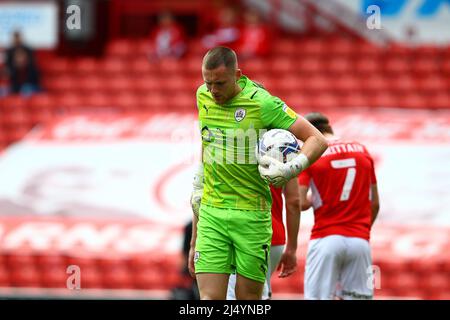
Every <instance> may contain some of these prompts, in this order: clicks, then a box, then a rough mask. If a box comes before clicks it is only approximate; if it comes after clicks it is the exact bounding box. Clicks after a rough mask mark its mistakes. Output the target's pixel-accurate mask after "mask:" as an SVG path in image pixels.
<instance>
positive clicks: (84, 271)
mask: <svg viewBox="0 0 450 320" xmlns="http://www.w3.org/2000/svg"><path fill="white" fill-rule="evenodd" d="M80 271H81V283H80V285H81V288H82V289H83V288H86V289H93V288H96V289H99V288H103V287H104V284H103V277H102V272H101V271H100V270H99V269H98V268H97V267H92V266H91V267H88V266H86V267H81V268H80Z"/></svg>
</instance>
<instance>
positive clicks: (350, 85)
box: [334, 75, 360, 94]
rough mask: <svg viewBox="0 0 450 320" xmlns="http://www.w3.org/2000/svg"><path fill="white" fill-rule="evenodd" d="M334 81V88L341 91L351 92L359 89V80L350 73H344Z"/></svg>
mask: <svg viewBox="0 0 450 320" xmlns="http://www.w3.org/2000/svg"><path fill="white" fill-rule="evenodd" d="M335 80H336V81H335V83H334V89H335V90H338V91H342V93H344V94H345V93H348V92H350V93H353V92H356V91H358V90H359V89H360V81H359V79H358V78H356V77H353V76H351V75H345V76H343V77H340V78H336V79H335Z"/></svg>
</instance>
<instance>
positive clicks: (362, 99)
mask: <svg viewBox="0 0 450 320" xmlns="http://www.w3.org/2000/svg"><path fill="white" fill-rule="evenodd" d="M340 103H341V104H342V106H344V107H367V106H368V105H369V98H368V97H367V96H366V95H363V94H360V93H358V92H355V93H348V94H346V95H344V96H343V97H342V98H341V99H340Z"/></svg>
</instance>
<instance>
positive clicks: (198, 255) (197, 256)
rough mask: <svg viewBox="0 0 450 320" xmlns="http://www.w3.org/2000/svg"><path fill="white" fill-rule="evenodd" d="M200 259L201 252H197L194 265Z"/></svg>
mask: <svg viewBox="0 0 450 320" xmlns="http://www.w3.org/2000/svg"><path fill="white" fill-rule="evenodd" d="M198 259H200V252H199V251H195V253H194V263H197V261H198Z"/></svg>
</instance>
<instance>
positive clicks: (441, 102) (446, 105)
mask: <svg viewBox="0 0 450 320" xmlns="http://www.w3.org/2000/svg"><path fill="white" fill-rule="evenodd" d="M427 106H428V107H429V108H436V109H450V94H449V93H448V92H447V93H446V92H444V91H441V92H439V93H437V94H435V95H432V96H431V97H430V98H429V101H428V104H427Z"/></svg>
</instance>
